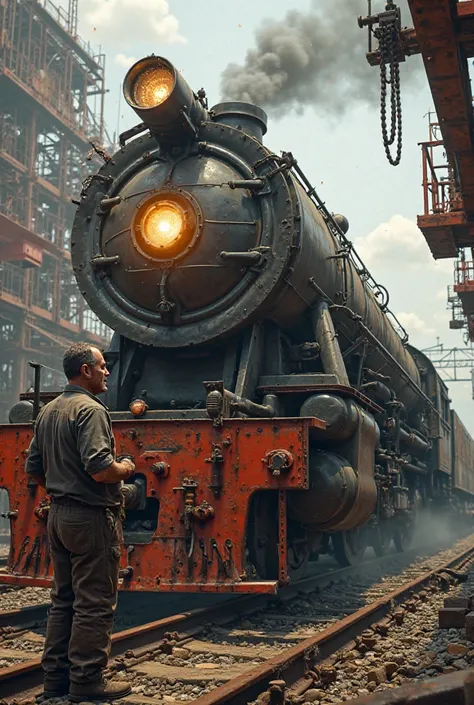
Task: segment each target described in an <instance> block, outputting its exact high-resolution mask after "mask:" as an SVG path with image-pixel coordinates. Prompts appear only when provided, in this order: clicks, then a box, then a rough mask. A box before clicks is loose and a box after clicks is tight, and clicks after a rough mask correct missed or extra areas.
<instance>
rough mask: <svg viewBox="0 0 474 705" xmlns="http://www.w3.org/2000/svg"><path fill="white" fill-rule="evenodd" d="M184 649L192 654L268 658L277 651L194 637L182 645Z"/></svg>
mask: <svg viewBox="0 0 474 705" xmlns="http://www.w3.org/2000/svg"><path fill="white" fill-rule="evenodd" d="M183 648H184V649H188V651H192V652H193V653H194V654H216V655H218V656H235V657H236V658H250V659H252V658H255V657H257V656H258V657H259V658H270V656H273V655H274V654H276V653H277V650H276V649H272V648H270V647H268V646H262V648H261V649H256V648H255V646H236V645H234V644H212V643H210V642H208V641H199V639H195V640H194V641H190V642H188V643H187V644H185V645H184V646H183Z"/></svg>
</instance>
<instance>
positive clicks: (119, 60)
mask: <svg viewBox="0 0 474 705" xmlns="http://www.w3.org/2000/svg"><path fill="white" fill-rule="evenodd" d="M136 61H137V59H136V57H135V56H125V54H117V56H116V57H115V63H116V64H118V65H119V66H122V68H124V69H129V68H130V66H133V64H134V63H135V62H136Z"/></svg>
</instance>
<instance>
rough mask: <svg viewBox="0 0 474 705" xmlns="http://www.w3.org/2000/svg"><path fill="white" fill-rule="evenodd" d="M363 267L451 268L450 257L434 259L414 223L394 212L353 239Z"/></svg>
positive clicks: (444, 269)
mask: <svg viewBox="0 0 474 705" xmlns="http://www.w3.org/2000/svg"><path fill="white" fill-rule="evenodd" d="M354 245H355V248H356V250H357V252H358V253H359V254H360V256H361V257H362V259H363V260H364V262H365V263H366V264H367V266H370V265H371V264H376V263H382V262H385V263H391V264H392V265H393V266H399V265H401V266H403V267H409V268H410V269H421V268H423V269H425V268H426V267H430V268H432V269H434V270H443V271H448V270H449V271H451V268H452V262H451V261H450V260H434V259H433V257H432V255H431V252H430V250H429V248H428V245H427V244H426V241H425V238H424V237H423V234H422V232H421V230H420V229H419V228H418V226H417V224H416V223H415V222H414V221H412V220H409V219H408V218H405V217H404V216H402V215H394V216H392V218H390V220H389V221H388V222H386V223H381V224H380V225H379V226H378V227H377V228H375V230H373V231H372V232H371V233H369V234H368V235H366V236H365V237H360V238H357V240H356V241H355V242H354Z"/></svg>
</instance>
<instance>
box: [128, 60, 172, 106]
mask: <svg viewBox="0 0 474 705" xmlns="http://www.w3.org/2000/svg"><path fill="white" fill-rule="evenodd" d="M173 88H174V76H173V74H172V73H171V72H170V71H169V70H168V69H166V68H160V67H150V68H148V69H145V70H144V71H143V72H142V73H140V74H138V76H137V78H136V79H135V82H134V84H133V87H132V97H133V101H134V103H135V104H136V105H138V107H139V108H155V107H156V106H157V105H161V103H163V102H164V101H165V100H166V99H167V98H168V96H169V95H170V93H171V91H172V90H173Z"/></svg>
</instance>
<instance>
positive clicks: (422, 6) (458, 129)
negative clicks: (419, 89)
mask: <svg viewBox="0 0 474 705" xmlns="http://www.w3.org/2000/svg"><path fill="white" fill-rule="evenodd" d="M408 4H409V7H410V11H411V14H412V17H413V22H414V26H415V31H416V36H417V39H418V43H419V46H420V50H421V54H422V56H423V61H424V65H425V70H426V74H427V77H428V81H429V83H430V87H431V92H432V95H433V100H434V103H435V107H436V112H437V114H438V118H439V122H440V125H441V130H442V134H443V139H444V143H445V146H446V150H447V152H448V154H449V156H450V158H451V160H452V161H453V162H454V163H456V164H457V167H458V172H459V178H460V182H461V193H462V198H463V203H464V208H465V211H466V215H467V217H468V218H469V219H470V218H471V217H472V218H474V144H473V141H472V127H473V109H472V93H471V88H470V81H469V74H468V69H467V62H466V54H465V52H464V50H463V48H462V47H461V45H460V39H459V32H460V31H461V33H462V32H465V33H467V22H468V21H469V22H470V20H471V19H474V2H461V3H456V2H454V1H453V0H408ZM472 28H473V29H474V23H473V24H472ZM473 38H474V32H473Z"/></svg>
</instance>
